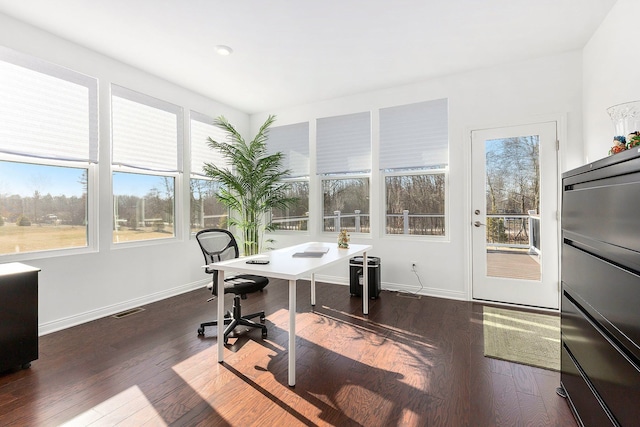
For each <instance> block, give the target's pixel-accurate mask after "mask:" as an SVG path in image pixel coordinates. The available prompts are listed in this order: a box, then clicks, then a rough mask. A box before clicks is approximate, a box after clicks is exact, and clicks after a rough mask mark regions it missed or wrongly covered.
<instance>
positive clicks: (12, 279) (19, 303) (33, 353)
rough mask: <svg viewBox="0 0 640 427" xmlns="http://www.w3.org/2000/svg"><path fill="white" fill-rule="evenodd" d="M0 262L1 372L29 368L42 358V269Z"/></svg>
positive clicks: (16, 263)
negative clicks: (40, 320)
mask: <svg viewBox="0 0 640 427" xmlns="http://www.w3.org/2000/svg"><path fill="white" fill-rule="evenodd" d="M39 271H40V269H38V268H34V267H31V266H28V265H25V264H21V263H18V262H12V263H7V264H0V372H2V371H6V370H8V369H13V368H17V367H22V368H27V367H29V366H30V365H31V362H32V361H33V360H36V359H37V358H38V272H39Z"/></svg>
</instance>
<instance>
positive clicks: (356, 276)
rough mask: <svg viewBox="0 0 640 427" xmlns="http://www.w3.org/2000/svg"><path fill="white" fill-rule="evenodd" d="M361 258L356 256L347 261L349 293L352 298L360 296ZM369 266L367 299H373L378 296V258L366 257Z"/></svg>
mask: <svg viewBox="0 0 640 427" xmlns="http://www.w3.org/2000/svg"><path fill="white" fill-rule="evenodd" d="M362 262H363V261H362V257H361V256H356V257H353V258H351V259H350V260H349V292H350V293H351V295H354V296H361V295H362V280H363V276H362V273H363V271H362ZM367 264H368V265H369V271H368V272H367V274H368V275H369V277H368V279H369V298H371V299H375V298H378V295H380V258H378V257H375V256H369V257H367Z"/></svg>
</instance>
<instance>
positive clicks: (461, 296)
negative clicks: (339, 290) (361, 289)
mask: <svg viewBox="0 0 640 427" xmlns="http://www.w3.org/2000/svg"><path fill="white" fill-rule="evenodd" d="M316 281H317V282H325V283H332V284H335V285H346V286H349V279H348V278H345V277H338V276H321V275H316ZM380 287H381V288H382V289H383V290H385V291H404V292H409V293H416V294H417V295H424V296H428V297H437V298H448V299H454V300H460V301H468V298H467V293H466V292H462V291H448V290H444V289H437V288H429V287H423V288H422V289H420V287H419V286H414V285H405V284H397V283H388V282H382V283H381V284H380Z"/></svg>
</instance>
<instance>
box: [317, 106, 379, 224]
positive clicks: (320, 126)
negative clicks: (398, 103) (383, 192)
mask: <svg viewBox="0 0 640 427" xmlns="http://www.w3.org/2000/svg"><path fill="white" fill-rule="evenodd" d="M316 145H317V150H316V152H317V173H318V174H319V175H320V178H321V181H322V194H323V197H322V201H323V203H322V210H323V221H322V224H323V225H322V229H323V231H328V232H338V231H340V229H342V228H346V229H347V230H349V231H352V232H356V233H360V232H363V233H368V232H370V226H369V224H370V222H369V174H370V172H371V115H370V113H369V112H364V113H356V114H349V115H344V116H336V117H328V118H323V119H318V121H317V138H316Z"/></svg>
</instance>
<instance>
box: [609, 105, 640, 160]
mask: <svg viewBox="0 0 640 427" xmlns="http://www.w3.org/2000/svg"><path fill="white" fill-rule="evenodd" d="M607 113H608V114H609V117H611V121H612V122H613V127H614V131H615V136H614V137H613V146H612V147H611V149H610V150H609V155H612V154H617V153H620V152H622V151H624V150H628V149H630V148H633V147H635V146H636V145H640V137H638V138H637V139H636V138H635V137H637V136H638V131H640V101H632V102H625V103H623V104H618V105H614V106H612V107H609V108H607ZM632 141H633V142H632Z"/></svg>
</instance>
